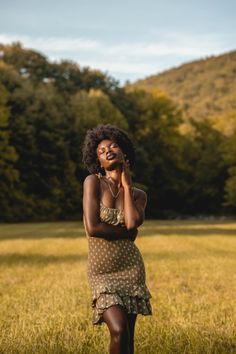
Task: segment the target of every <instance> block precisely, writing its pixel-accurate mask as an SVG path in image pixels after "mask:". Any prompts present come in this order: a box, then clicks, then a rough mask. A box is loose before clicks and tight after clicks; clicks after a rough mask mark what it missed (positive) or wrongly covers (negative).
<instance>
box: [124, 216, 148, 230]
mask: <svg viewBox="0 0 236 354" xmlns="http://www.w3.org/2000/svg"><path fill="white" fill-rule="evenodd" d="M143 221H144V219H143V218H142V217H140V218H138V219H136V220H134V219H133V220H130V221H129V222H127V223H126V228H127V230H132V229H137V228H138V227H139V226H140V225H142V223H143Z"/></svg>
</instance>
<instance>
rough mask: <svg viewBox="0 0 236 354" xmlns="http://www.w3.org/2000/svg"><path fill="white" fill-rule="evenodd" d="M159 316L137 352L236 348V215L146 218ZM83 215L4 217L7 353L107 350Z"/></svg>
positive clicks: (144, 240) (143, 244)
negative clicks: (235, 218) (93, 303)
mask: <svg viewBox="0 0 236 354" xmlns="http://www.w3.org/2000/svg"><path fill="white" fill-rule="evenodd" d="M136 244H137V245H138V247H139V249H140V251H141V252H142V254H143V258H144V262H145V266H146V274H147V285H148V287H149V289H150V291H151V293H152V296H153V297H152V306H153V316H148V317H145V316H141V315H140V316H138V320H137V325H136V336H135V352H136V354H158V353H160V354H165V353H181V354H183V353H199V354H200V353H219V354H223V353H227V354H228V353H236V313H235V312H236V310H235V309H236V302H235V299H236V223H235V222H227V221H224V222H223V221H221V222H220V221H218V222H217V221H215V222H208V221H205V222H191V221H176V222H175V221H168V222H167V221H146V222H145V224H144V226H142V228H140V233H139V236H138V238H137V240H136ZM86 259H87V240H86V238H85V236H84V229H83V225H82V223H80V222H59V223H32V224H30V223H29V224H12V225H6V224H4V225H0V353H7V354H11V353H81V354H82V353H83V354H85V353H86V354H87V353H91V354H96V353H98V354H103V353H104V354H105V353H107V348H108V342H109V335H108V330H107V328H106V325H104V324H103V325H102V326H96V327H94V326H93V325H92V313H91V308H90V300H91V298H90V292H89V289H88V285H87V278H86Z"/></svg>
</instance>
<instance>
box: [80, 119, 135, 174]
mask: <svg viewBox="0 0 236 354" xmlns="http://www.w3.org/2000/svg"><path fill="white" fill-rule="evenodd" d="M104 139H109V140H112V141H114V142H115V143H116V144H118V145H119V147H120V148H121V150H122V151H123V153H124V154H126V156H127V159H128V160H129V163H130V169H131V170H132V169H133V167H134V164H135V150H134V145H133V143H132V141H131V140H130V138H129V137H128V135H127V133H126V132H125V131H124V130H123V129H121V128H118V127H116V126H115V125H112V124H99V125H98V126H97V127H95V128H93V129H89V130H88V131H87V134H86V136H85V140H84V144H83V147H82V155H83V157H82V161H83V163H84V165H85V166H86V167H87V169H88V171H89V172H90V173H92V174H93V173H99V172H100V173H103V171H102V170H101V166H100V163H99V161H98V157H97V153H96V149H97V146H98V144H99V143H100V142H101V141H102V140H104Z"/></svg>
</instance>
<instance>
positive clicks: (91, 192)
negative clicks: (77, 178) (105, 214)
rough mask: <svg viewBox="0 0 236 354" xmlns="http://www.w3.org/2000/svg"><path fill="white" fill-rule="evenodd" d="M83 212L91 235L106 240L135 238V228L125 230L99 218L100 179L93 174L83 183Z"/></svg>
mask: <svg viewBox="0 0 236 354" xmlns="http://www.w3.org/2000/svg"><path fill="white" fill-rule="evenodd" d="M83 212H84V221H85V224H86V229H87V231H88V233H89V235H90V236H91V237H101V238H105V239H107V240H119V239H131V240H135V238H136V236H137V232H138V231H137V229H132V230H127V228H126V227H123V226H118V225H117V226H116V225H111V224H108V223H105V222H102V221H101V220H100V216H99V214H100V181H99V180H98V177H97V176H95V175H89V176H87V177H86V178H85V180H84V185H83Z"/></svg>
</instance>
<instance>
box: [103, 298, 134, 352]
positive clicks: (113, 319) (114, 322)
mask: <svg viewBox="0 0 236 354" xmlns="http://www.w3.org/2000/svg"><path fill="white" fill-rule="evenodd" d="M103 319H104V321H105V322H106V324H107V326H108V329H109V331H110V335H111V341H110V354H130V353H129V326H128V321H127V314H126V312H125V310H124V309H123V307H122V306H120V305H113V306H110V307H108V309H106V310H105V311H104V313H103Z"/></svg>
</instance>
